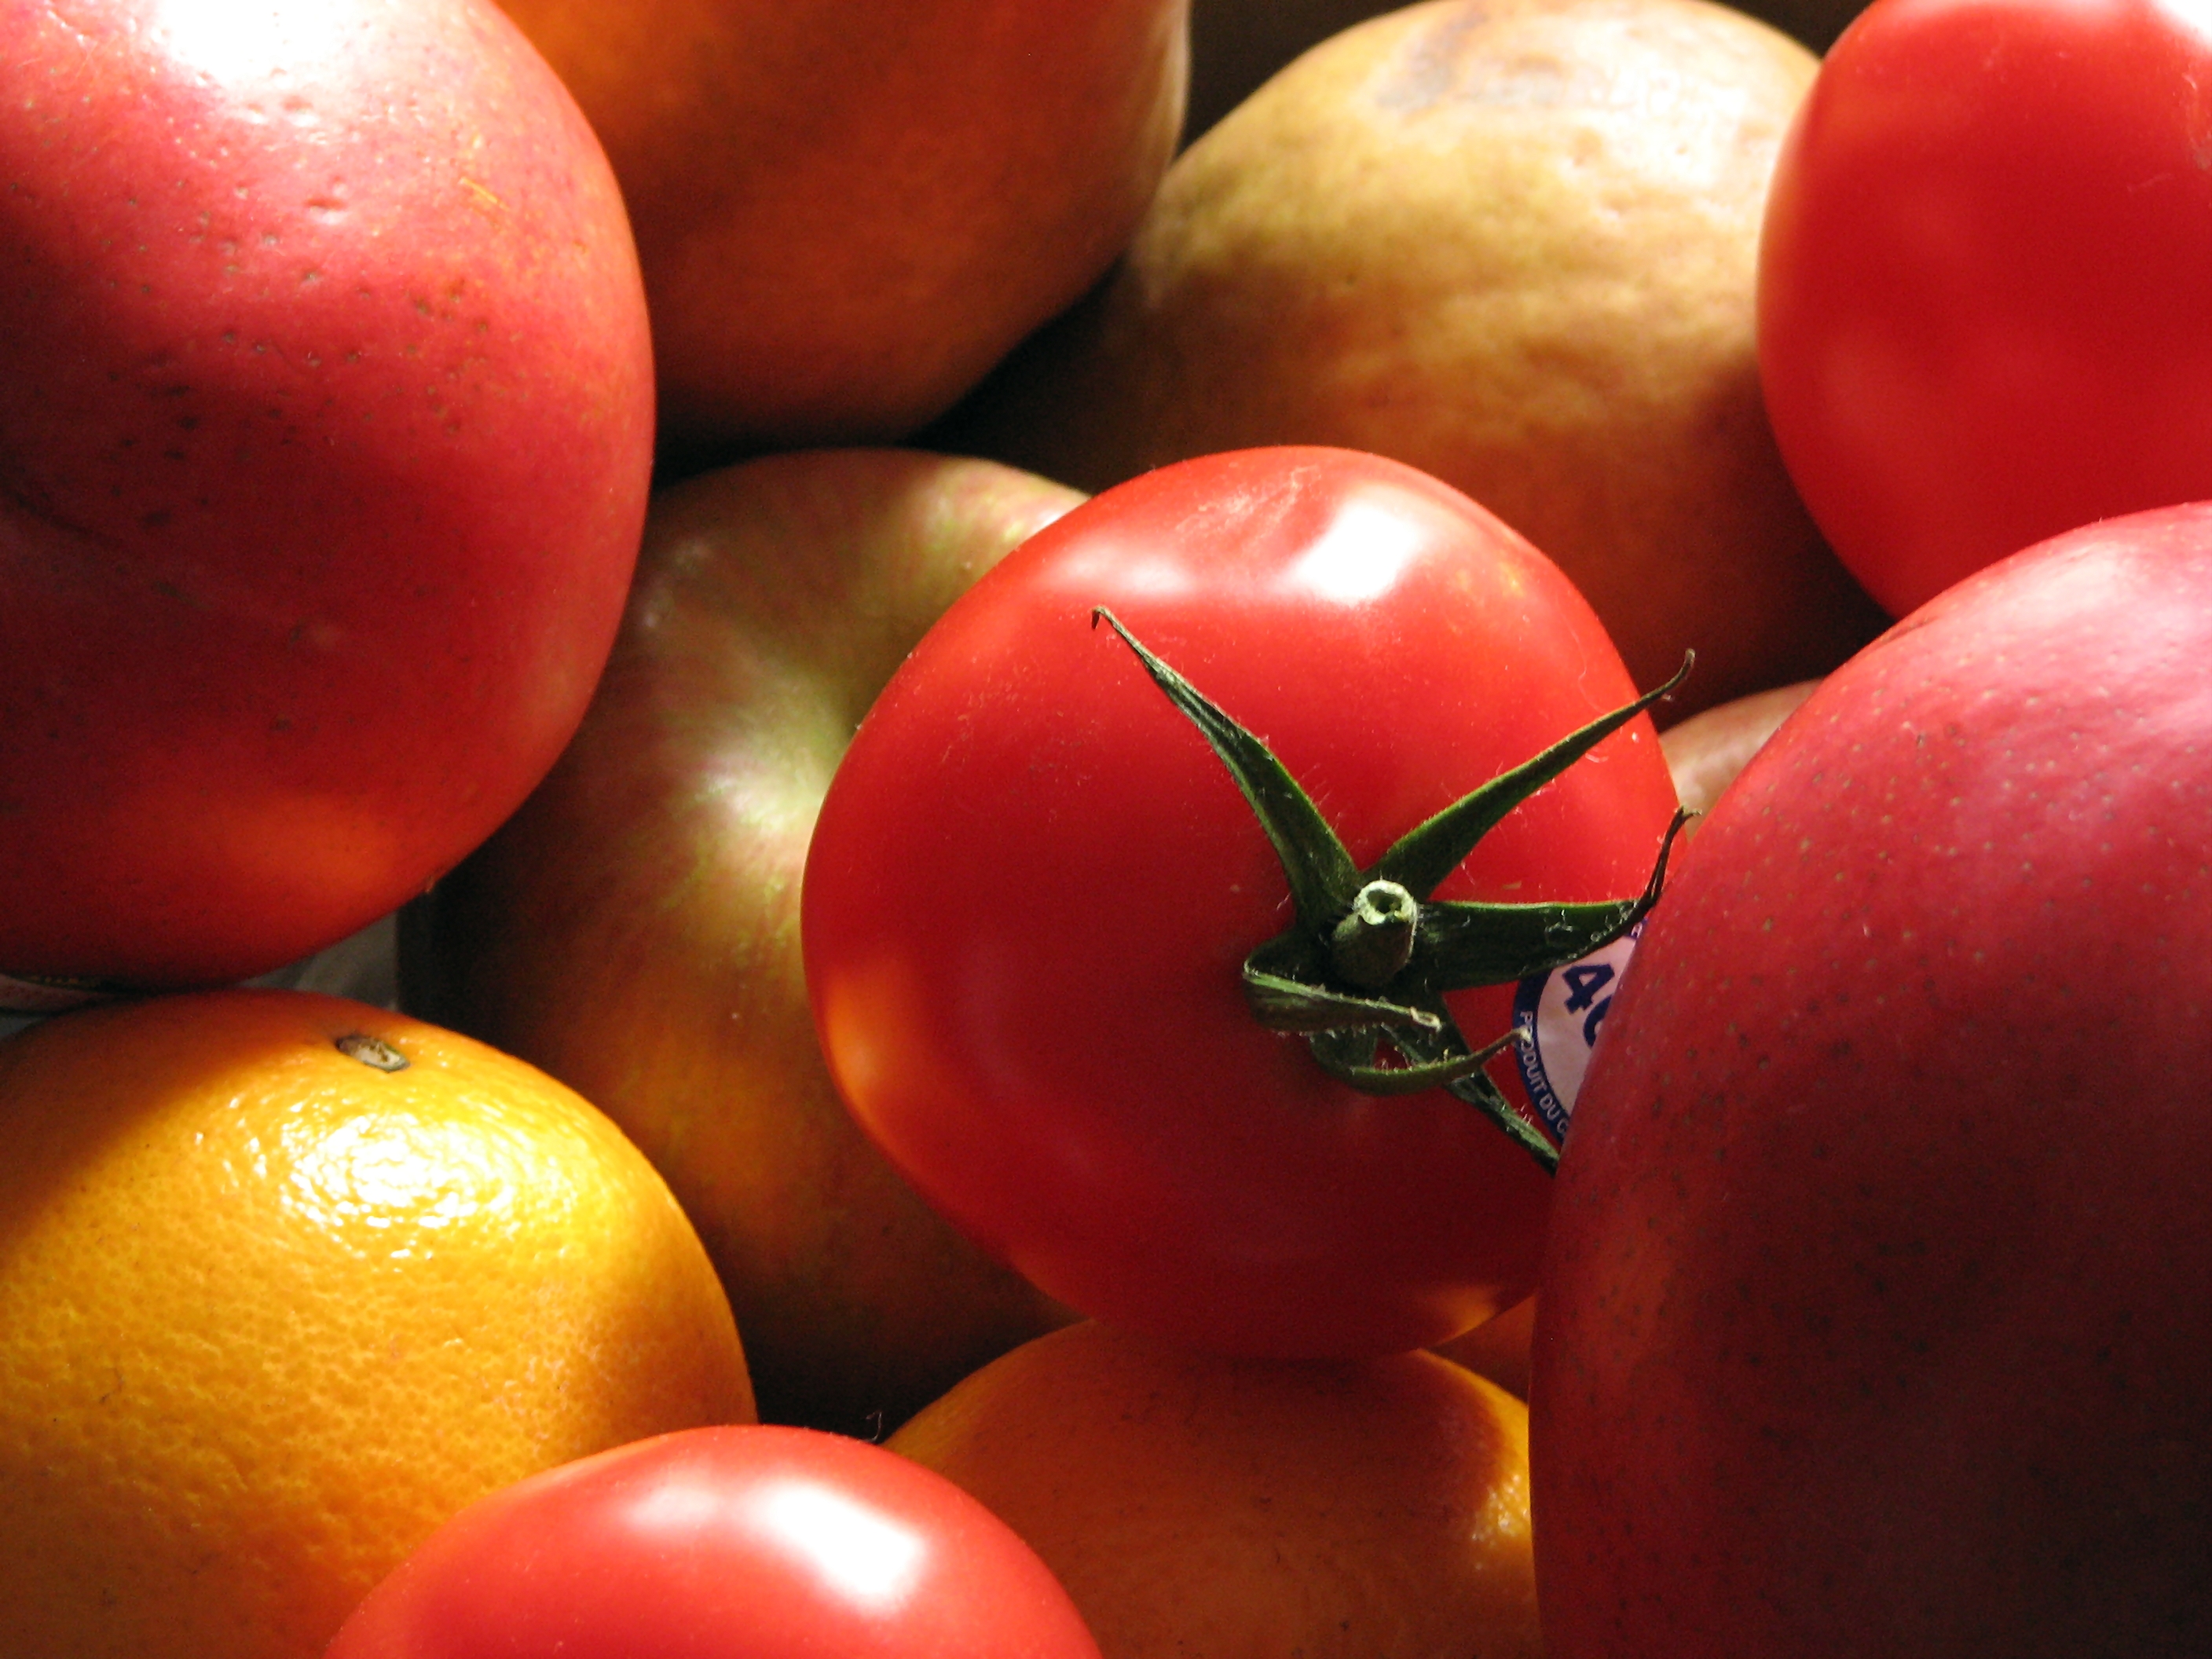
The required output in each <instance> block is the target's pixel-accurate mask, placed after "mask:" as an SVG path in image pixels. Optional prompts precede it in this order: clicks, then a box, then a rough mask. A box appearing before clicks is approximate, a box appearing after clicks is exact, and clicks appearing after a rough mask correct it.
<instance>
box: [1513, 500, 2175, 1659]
mask: <svg viewBox="0 0 2212 1659" xmlns="http://www.w3.org/2000/svg"><path fill="white" fill-rule="evenodd" d="M2208 661H2212V505H2207V506H2198V507H2189V508H2186V509H2183V510H2174V511H2166V512H2160V513H2148V514H2144V515H2141V516H2138V517H2135V518H2130V519H2124V520H2117V521H2114V522H2112V523H2110V524H2107V525H2104V526H2096V527H2093V528H2092V529H2090V530H2087V531H2083V532H2075V533H2073V534H2070V535H2069V536H2066V537H2063V538H2059V539H2057V540H2056V541H2054V542H2052V543H2051V544H2046V545H2045V546H2042V547H2039V548H2038V549H2035V550H2029V551H2027V552H2024V553H2022V554H2021V555H2020V556H2017V557H2016V558H2014V559H2012V560H2009V561H2007V562H2004V563H2002V564H2000V565H1998V566H1997V567H1996V568H1993V569H1991V570H1990V571H1988V572H1986V573H1984V574H1983V575H1981V576H1978V577H1976V578H1974V579H1972V580H1970V581H1968V582H1967V583H1966V584H1965V585H1964V586H1960V587H1959V588H1957V589H1954V591H1953V592H1949V593H1948V594H1946V595H1944V596H1943V597H1942V598H1941V599H1937V600H1936V601H1935V602H1933V603H1932V604H1930V605H1928V606H1927V607H1925V608H1924V609H1923V610H1922V611H1919V612H1918V613H1917V615H1915V616H1914V617H1911V619H1909V620H1908V621H1906V622H1905V623H1902V624H1900V625H1899V626H1898V627H1897V628H1896V629H1893V630H1892V631H1891V632H1890V633H1889V634H1887V635H1886V636H1884V637H1883V638H1882V639H1881V641H1877V642H1876V643H1875V644H1874V645H1873V646H1871V647H1869V648H1868V649H1867V650H1866V651H1865V652H1863V653H1862V654H1861V655H1860V656H1858V657H1857V658H1856V659H1854V660H1852V661H1851V662H1850V663H1849V664H1846V665H1844V667H1842V668H1840V669H1838V671H1836V672H1835V673H1834V674H1833V675H1832V676H1831V677H1830V678H1828V680H1827V681H1826V683H1825V684H1823V685H1822V686H1821V688H1820V690H1818V691H1816V692H1815V693H1814V695H1813V696H1812V697H1811V699H1810V700H1809V701H1808V702H1806V704H1805V705H1804V706H1803V707H1802V708H1801V709H1800V710H1799V711H1798V712H1797V714H1795V715H1794V716H1792V717H1791V719H1790V721H1789V722H1788V723H1787V724H1786V725H1784V726H1783V728H1782V729H1781V731H1780V732H1778V734H1777V735H1776V737H1775V738H1773V739H1772V741H1771V742H1770V743H1769V744H1767V745H1766V747H1765V749H1764V750H1761V751H1760V753H1759V756H1758V757H1756V758H1755V759H1754V760H1753V762H1752V763H1750V765H1749V766H1748V767H1747V769H1745V771H1744V772H1743V774H1742V775H1741V777H1740V778H1739V779H1738V780H1737V781H1736V783H1735V785H1734V786H1733V787H1731V788H1730V789H1729V791H1728V792H1727V793H1725V794H1724V795H1723V797H1722V798H1721V799H1720V801H1719V803H1718V804H1717V805H1716V806H1715V808H1714V809H1713V811H1712V814H1711V817H1709V818H1708V819H1707V820H1706V821H1705V826H1704V828H1703V829H1700V830H1699V834H1698V836H1697V837H1696V839H1695V840H1694V841H1693V842H1692V843H1691V845H1690V847H1689V848H1688V850H1687V851H1686V854H1684V856H1683V859H1682V863H1681V868H1680V872H1679V873H1678V874H1677V875H1676V877H1675V878H1674V881H1673V882H1672V884H1670V886H1669V889H1668V894H1667V896H1666V897H1665V898H1664V899H1663V900H1662V902H1661V904H1660V906H1659V908H1658V910H1657V912H1656V915H1654V916H1653V918H1652V920H1651V921H1650V924H1649V926H1648V927H1647V928H1646V930H1645V932H1644V936H1643V939H1642V941H1641V943H1640V944H1639V945H1638V950H1637V956H1636V960H1635V963H1634V965H1633V968H1632V970H1631V971H1630V972H1629V973H1628V975H1626V978H1625V981H1624V987H1623V989H1622V990H1621V992H1620V996H1619V998H1618V1000H1616V1002H1615V1004H1614V1006H1613V1012H1612V1014H1611V1015H1610V1017H1609V1018H1608V1019H1607V1024H1606V1030H1605V1038H1604V1041H1603V1042H1601V1043H1600V1045H1599V1047H1598V1049H1597V1052H1596V1054H1595V1056H1594V1058H1593V1060H1592V1063H1591V1066H1590V1070H1589V1073H1588V1075H1587V1077H1586V1078H1585V1079H1584V1082H1583V1093H1582V1096H1581V1097H1580V1100H1579V1101H1578V1103H1577V1107H1576V1113H1575V1119H1574V1127H1573V1131H1572V1133H1571V1134H1570V1135H1569V1136H1568V1138H1567V1143H1566V1147H1565V1157H1564V1158H1563V1160H1562V1163H1561V1165H1560V1170H1559V1186H1558V1193H1557V1196H1556V1200H1555V1203H1554V1206H1553V1217H1552V1229H1551V1234H1550V1239H1549V1243H1548V1246H1547V1258H1546V1261H1545V1266H1544V1275H1543V1281H1542V1285H1541V1290H1540V1291H1539V1293H1538V1302H1537V1310H1538V1312H1537V1322H1536V1332H1535V1337H1534V1352H1533V1368H1534V1376H1533V1380H1532V1384H1531V1389H1532V1391H1531V1395H1530V1418H1531V1435H1532V1439H1533V1451H1532V1457H1533V1462H1532V1473H1531V1491H1532V1492H1533V1493H1534V1528H1535V1548H1536V1565H1537V1574H1538V1585H1539V1591H1540V1595H1541V1601H1542V1607H1543V1613H1544V1630H1545V1637H1546V1640H1547V1644H1549V1647H1550V1650H1551V1652H1552V1653H1553V1655H1554V1656H1555V1659H1597V1656H1601V1655H1602V1656H1607V1659H1617V1656H1620V1655H1623V1654H1635V1655H1638V1656H1640V1659H1666V1656H1674V1655H1680V1656H1685V1659H1687V1656H1693V1655H1694V1656H1698V1659H1707V1656H1711V1655H1713V1654H1727V1655H1729V1656H1731V1659H1785V1656H1786V1659H1843V1656H1850V1659H1860V1656H1865V1659H1874V1656H1881V1659H1909V1656H1921V1655H1927V1656H1943V1659H1972V1656H1981V1655H1989V1656H1992V1659H1995V1656H2003V1659H2039V1656H2046V1655H2048V1656H2054V1659H2055V1656H2060V1655H2065V1656H2078V1655H2081V1654H2089V1653H2094V1654H2114V1655H2119V1654H2125V1655H2129V1656H2153V1655H2159V1656H2164V1655H2181V1654H2189V1655H2198V1654H2203V1653H2204V1652H2206V1651H2208V1650H2212V1591H2208V1586H2212V1572H2208V1571H2207V1568H2208V1566H2212V1559H2208V1552H2209V1551H2212V1540H2209V1538H2208V1519H2207V1515H2206V1510H2205V1496H2206V1492H2207V1491H2208V1488H2209V1487H2212V1249H2207V1247H2206V1243H2205V1221H2206V1218H2207V1216H2208V1215H2212V1094H2209V1093H2208V1087H2212V1085H2208V1083H2207V1079H2208V1078H2212V957H2208V955H2207V952H2206V948H2205V945H2206V941H2207V939H2212V873H2208V869H2209V868H2212V690H2208V681H2207V679H2206V676H2205V665H2206V663H2207V662H2208Z"/></svg>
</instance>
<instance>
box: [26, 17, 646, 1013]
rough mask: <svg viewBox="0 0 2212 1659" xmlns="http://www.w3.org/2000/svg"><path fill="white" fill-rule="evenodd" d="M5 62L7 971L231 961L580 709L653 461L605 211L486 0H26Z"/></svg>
mask: <svg viewBox="0 0 2212 1659" xmlns="http://www.w3.org/2000/svg"><path fill="white" fill-rule="evenodd" d="M0 63H4V64H6V66H7V68H6V71H5V82H6V93H7V95H6V96H5V98H0V272H4V273H5V274H4V277H0V975H52V976H72V977H76V976H83V977H94V978H107V979H116V980H122V981H130V982H134V983H139V984H146V985H175V984H189V983H196V982H212V981H227V980H233V979H240V978H245V977H247V976H249V975H255V974H259V973H263V972H265V971H267V970H269V969H274V968H276V967H279V966H281V965H282V964H283V963H287V962H291V961H294V960H296V959H298V958H300V957H305V956H307V955H309V954H311V953H313V952H314V951H319V950H320V949H322V948H323V947H325V946H326V945H332V944H334V943H336V942H337V940H339V939H343V938H344V937H345V936H347V935H348V934H349V933H353V932H354V931H356V929H358V928H361V927H364V926H366V925H367V924H368V923H369V922H371V921H374V920H375V919H376V918H378V917H379V916H381V915H386V914H387V913H388V912H390V911H391V910H392V909H393V908H396V907H398V905H399V904H400V903H402V902H404V901H405V900H406V899H408V898H410V897H411V896H413V895H414V894H416V892H419V891H420V890H422V887H423V885H424V884H426V883H428V881H429V880H430V879H431V878H432V877H434V876H435V875H437V874H438V873H439V872H441V871H442V870H444V869H445V868H447V866H450V865H451V864H453V862H454V861H455V860H458V859H459V858H460V857H461V856H462V855H463V854H465V853H466V852H467V851H468V850H469V849H470V848H471V847H473V846H475V845H476V844H477V842H479V841H481V840H482V839H483V837H484V836H487V835H489V833H490V831H491V829H493V827H494V826H495V825H496V824H497V823H499V822H500V821H501V819H502V818H503V817H506V816H507V813H509V812H510V811H513V809H514V807H515V805H517V803H519V802H520V800H521V799H522V798H523V797H524V795H525V794H526V793H528V792H529V790H530V788H531V787H532V785H534V784H535V783H536V782H537V781H538V778H539V777H540V776H541V775H543V774H544V771H545V769H546V768H548V767H549V766H550V765H551V764H552V762H553V758H554V757H555V756H556V754H558V753H559V752H560V750H561V747H562V744H564V743H565V742H567V740H568V737H569V735H570V733H572V732H574V730H575V727H576V723H577V721H578V720H579V719H580V717H581V715H582V714H583V711H584V706H585V703H586V700H587V699H588V698H589V697H590V696H591V692H592V684H593V683H594V681H595V680H596V678H597V677H598V675H599V670H600V666H601V665H602V664H603V663H604V662H605V659H606V653H607V649H608V647H609V645H610V644H611V641H612V640H613V637H614V629H615V624H616V622H617V618H618V617H620V615H621V611H622V604H623V593H624V591H625V588H626V586H627V584H628V581H629V574H630V570H631V567H632V564H633V562H634V561H635V557H636V554H637V544H638V536H639V532H640V528H641V525H642V523H643V521H644V514H645V505H646V492H647V485H648V483H649V479H650V472H651V466H652V444H653V429H652V428H653V365H652V358H651V344H650V341H649V338H648V336H647V326H646V314H645V297H644V290H643V288H642V285H641V283H640V280H639V276H638V270H637V259H636V255H635V250H634V249H633V247H632V246H631V242H630V238H629V222H628V220H627V219H626V218H625V216H624V215H623V204H622V201H621V198H620V196H619V195H618V193H617V191H616V188H615V182H614V178H613V175H612V173H611V171H610V170H609V168H608V167H607V164H606V161H605V156H604V155H602V154H601V153H600V150H599V143H598V141H597V140H596V139H595V138H594V137H592V132H591V131H590V129H589V128H588V127H586V125H585V124H584V121H583V118H582V117H581V116H580V115H579V114H578V113H577V111H576V108H575V106H574V103H573V102H572V101H570V100H569V98H568V94H567V93H566V92H565V91H563V90H562V87H561V84H560V82H558V81H557V80H556V79H555V78H554V76H553V74H552V72H551V71H550V70H549V69H547V67H546V66H545V64H544V62H543V60H541V59H540V58H538V55H537V53H536V52H533V51H532V48H531V46H530V45H529V43H528V42H527V41H526V40H524V39H523V38H522V36H521V35H520V33H517V32H516V30H515V29H514V27H513V26H512V25H511V24H509V23H508V22H507V21H506V19H505V18H504V17H503V16H502V15H501V14H500V13H499V11H498V10H497V9H495V7H494V6H492V5H491V4H489V3H488V0H458V3H449V0H286V3H283V4H266V5H259V6H237V5H221V4H213V3H208V4H190V5H176V4H169V5H163V4H155V3H151V0H103V3H97V4H95V3H82V4H71V5H12V4H11V5H8V6H5V7H0ZM0 1006H6V1003H5V1000H4V987H0Z"/></svg>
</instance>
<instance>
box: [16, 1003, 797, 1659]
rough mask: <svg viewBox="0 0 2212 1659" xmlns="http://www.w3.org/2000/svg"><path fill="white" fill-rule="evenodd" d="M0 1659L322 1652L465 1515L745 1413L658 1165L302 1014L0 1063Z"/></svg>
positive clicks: (723, 1317)
mask: <svg viewBox="0 0 2212 1659" xmlns="http://www.w3.org/2000/svg"><path fill="white" fill-rule="evenodd" d="M0 1139H4V1145H5V1147H6V1152H5V1155H4V1157H0V1654H4V1655H6V1656H7V1659H64V1656H66V1659H99V1656H107V1655H115V1656H123V1655H129V1656H131V1659H162V1656H177V1659H186V1656H189V1659H308V1656H312V1655H316V1654H319V1653H320V1652H321V1651H322V1649H323V1647H324V1646H325V1644H326V1643H327V1642H328V1641H329V1639H330V1638H331V1634H332V1633H333V1632H335V1631H336V1630H337V1626H338V1625H339V1624H340V1623H341V1622H343V1619H344V1617H345V1615H346V1614H347V1613H349V1611H350V1610H351V1608H352V1607H353V1605H354V1603H355V1602H356V1601H358V1600H359V1599H360V1598H361V1597H362V1595H365V1594H367V1592H368V1590H369V1589H371V1588H372V1587H373V1586H374V1584H375V1583H377V1581H378V1580H379V1579H380V1578H381V1577H383V1576H384V1575H385V1573H386V1572H387V1571H390V1569H391V1568H392V1567H393V1566H394V1565H397V1563H398V1561H399V1560H400V1559H401V1558H402V1557H404V1555H405V1554H406V1553H408V1552H409V1550H410V1549H411V1548H412V1547H413V1546H414V1545H415V1544H416V1543H417V1542H419V1541H421V1540H422V1538H423V1537H424V1536H426V1535H427V1534H428V1533H429V1532H430V1531H431V1530H432V1529H433V1528H435V1527H436V1526H437V1525H438V1524H439V1523H440V1522H442V1521H444V1520H445V1519H446V1518H447V1516H450V1515H452V1514H453V1512H454V1511H455V1510H459V1509H460V1508H461V1507H462V1506H463V1505H464V1504H467V1503H469V1502H471V1500H473V1499H475V1498H478V1497H480V1496H482V1495H483V1494H484V1493H487V1492H490V1491H492V1490H494V1489H495V1488H496V1487H499V1486H505V1485H507V1484H508V1483H510V1482H512V1481H514V1480H520V1478H522V1477H523V1476H524V1475H526V1474H532V1473H533V1472H535V1471H537V1470H538V1469H541V1468H549V1467H550V1466H552V1465H554V1464H556V1463H562V1462H567V1461H568V1460H570V1459H572V1458H575V1457H580V1456H582V1455H586V1453H590V1452H593V1451H598V1450H600V1449H605V1448H607V1447H611V1446H613V1445H616V1444H618V1443H623V1442H626V1441H629V1440H633V1439H636V1438H640V1437H643V1436H646V1435H649V1434H653V1433H656V1432H659V1431H663V1430H668V1429H677V1428H683V1427H688V1426H691V1425H699V1424H706V1423H715V1422H729V1421H744V1420H750V1418H751V1416H752V1414H753V1406H752V1395H751V1390H750V1383H749V1382H748V1380H747V1376H746V1372H745V1366H744V1356H743V1353H742V1352H741V1350H740V1348H739V1346H738V1334H737V1331H736V1328H735V1326H734V1324H733V1323H732V1319H731V1316H730V1311H729V1305H728V1303H727V1301H726V1299H725V1298H724V1297H723V1295H722V1292H721V1290H720V1285H719V1284H718V1283H717V1281H716V1279H715V1278H714V1272H713V1270H712V1268H711V1267H710V1266H709V1265H708V1261H707V1258H706V1255H705V1252H704V1250H703V1249H702V1247H701V1245H700V1243H699V1241H698V1238H697V1237H696V1234H695V1233H694V1232H693V1231H692V1229H691V1226H690V1223H689V1222H688V1221H687V1220H686V1219H685V1218H684V1215H683V1213H682V1212H681V1211H680V1210H679V1209H678V1207H677V1205H676V1203H675V1201H674V1200H673V1199H672V1198H671V1196H670V1194H669V1193H668V1190H667V1188H665V1186H664V1185H663V1184H662V1182H661V1181H660V1180H659V1177H658V1176H656V1175H655V1174H654V1173H653V1170H652V1168H651V1166H650V1165H649V1164H647V1163H646V1161H645V1159H644V1158H643V1157H642V1156H641V1154H640V1153H638V1152H636V1151H635V1149H634V1148H633V1147H632V1146H630V1145H629V1143H628V1142H627V1141H626V1140H625V1139H623V1137H622V1135H621V1134H620V1133H618V1132H617V1130H616V1129H615V1128H614V1127H613V1126H612V1125H611V1124H610V1123H609V1122H608V1121H607V1120H606V1119H605V1118H604V1117H602V1116H601V1115H599V1113H598V1112H597V1111H596V1110H595V1109H593V1108H592V1107H591V1106H589V1105H587V1104H586V1103H585V1102H584V1101H583V1100H582V1099H581V1098H580V1097H578V1096H576V1095H574V1094H573V1093H571V1092H570V1091H568V1090H567V1089H566V1088H564V1087H562V1085H559V1084H557V1083H555V1082H553V1081H552V1080H551V1079H549V1078H547V1077H545V1076H544V1074H542V1073H538V1072H537V1071H535V1070H533V1069H532V1068H531V1067H529V1066H525V1065H524V1064H522V1063H521V1062H520V1061H519V1060H513V1059H510V1058H508V1057H507V1056H506V1055H504V1054H500V1053H498V1052H497V1051H495V1050H494V1049H491V1048H486V1047H484V1046H483V1045H481V1044H478V1043H476V1042H471V1041H469V1040H467V1039H465V1038H461V1037H458V1036H453V1035H452V1034H450V1033H447V1032H445V1031H442V1030H438V1029H437V1028H435V1027H433V1026H429V1025H425V1024H421V1023H419V1022H417V1021H415V1020H411V1019H409V1018H405V1017H404V1016H401V1015H398V1014H392V1013H386V1012H381V1011H380V1010H378V1009H375V1008H372V1007H369V1006H367V1005H364V1004H361V1003H356V1002H351V1001H348V1000H343V999H339V998H334V997H325V996H319V995H315V994H308V993H304V992H294V991H277V990H238V991H219V992H211V993H206V994H196V995H191V996H179V997H173V998H165V999H159V1000H152V1001H148V1002H141V1003H136V1004H129V1005H119V1006H109V1007H104V1008H96V1009H90V1010H85V1011H82V1012H74V1013H70V1014H65V1015H63V1016H60V1017H59V1018H55V1019H52V1020H49V1021H47V1022H46V1023H45V1024H41V1025H36V1026H33V1027H32V1028H30V1029H29V1030H26V1031H24V1032H22V1033H21V1034H20V1035H18V1036H14V1037H10V1038H9V1039H7V1040H6V1041H5V1042H0Z"/></svg>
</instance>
